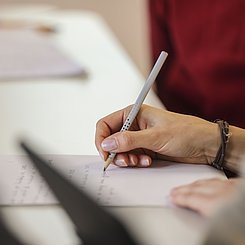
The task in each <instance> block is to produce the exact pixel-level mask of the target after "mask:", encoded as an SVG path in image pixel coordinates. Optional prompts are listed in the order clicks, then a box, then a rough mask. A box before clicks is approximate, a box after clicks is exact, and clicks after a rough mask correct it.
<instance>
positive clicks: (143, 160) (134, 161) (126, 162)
mask: <svg viewBox="0 0 245 245" xmlns="http://www.w3.org/2000/svg"><path fill="white" fill-rule="evenodd" d="M114 164H115V165H117V166H118V167H143V168H145V167H149V166H151V164H152V159H151V157H150V156H148V155H144V154H132V153H129V154H126V153H125V154H122V153H119V154H117V156H116V158H115V159H114Z"/></svg>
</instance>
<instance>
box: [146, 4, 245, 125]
mask: <svg viewBox="0 0 245 245" xmlns="http://www.w3.org/2000/svg"><path fill="white" fill-rule="evenodd" d="M149 9H150V20H151V21H150V27H151V37H152V50H153V59H154V60H156V58H157V57H158V55H159V53H160V51H161V50H165V51H167V52H168V53H169V56H168V59H167V62H166V65H165V66H164V69H162V71H161V73H160V74H159V76H158V79H157V88H158V94H159V97H160V98H161V100H162V102H163V104H164V105H165V106H166V107H167V109H169V110H172V111H176V112H181V113H186V114H192V115H196V116H200V117H202V118H205V119H208V120H211V121H213V120H214V119H217V118H219V119H224V120H227V121H228V122H229V123H230V124H233V125H237V126H240V127H243V128H245V110H244V108H245V0H198V1H197V0H149Z"/></svg>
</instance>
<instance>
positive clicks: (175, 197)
mask: <svg viewBox="0 0 245 245" xmlns="http://www.w3.org/2000/svg"><path fill="white" fill-rule="evenodd" d="M236 185H237V182H235V181H233V180H227V179H208V180H199V181H196V182H194V183H191V184H189V185H184V186H180V187H177V188H174V189H173V190H172V191H171V200H172V202H173V203H174V204H176V205H178V206H180V207H186V208H190V209H193V210H195V211H197V212H199V213H200V214H202V215H204V216H211V215H212V214H213V212H214V211H215V210H216V209H217V208H218V207H219V206H220V205H221V204H222V203H223V202H225V201H226V200H228V197H230V195H232V194H234V193H235V190H236V188H235V186H236Z"/></svg>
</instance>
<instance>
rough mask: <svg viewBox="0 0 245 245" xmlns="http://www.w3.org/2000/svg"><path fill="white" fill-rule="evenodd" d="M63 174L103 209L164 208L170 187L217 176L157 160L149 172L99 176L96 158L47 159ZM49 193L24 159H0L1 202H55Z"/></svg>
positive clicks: (204, 168) (206, 170)
mask: <svg viewBox="0 0 245 245" xmlns="http://www.w3.org/2000/svg"><path fill="white" fill-rule="evenodd" d="M45 158H46V159H47V160H48V161H49V163H50V164H51V165H52V166H53V167H54V168H56V169H58V170H59V171H60V172H62V173H63V174H64V176H65V177H66V178H68V179H70V180H71V181H72V182H73V183H75V184H76V185H77V186H78V187H79V188H80V189H82V190H85V191H86V192H87V193H88V194H89V195H91V196H92V197H93V198H94V199H95V200H96V201H97V202H98V203H99V204H101V205H105V206H166V205H168V204H169V202H168V195H169V192H170V190H171V189H172V188H173V187H176V186H179V185H182V184H187V183H190V182H193V181H195V180H198V179H203V178H212V177H221V176H223V175H222V174H221V172H220V171H217V170H215V169H214V168H212V167H209V166H204V165H191V164H177V163H171V162H164V161H160V162H155V163H154V164H153V166H152V167H150V168H119V167H116V166H114V165H110V166H109V167H108V169H107V171H106V172H103V162H102V161H101V160H100V158H99V157H97V156H73V155H46V156H45ZM55 203H57V201H56V199H55V198H54V197H53V195H52V193H51V191H50V189H49V188H48V187H47V185H46V183H45V182H44V180H43V179H42V178H41V177H40V176H39V173H38V171H37V170H36V169H35V168H34V167H33V166H32V165H31V164H30V162H29V159H28V158H27V156H0V204H1V205H25V204H31V205H33V204H55Z"/></svg>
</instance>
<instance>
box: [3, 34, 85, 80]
mask: <svg viewBox="0 0 245 245" xmlns="http://www.w3.org/2000/svg"><path fill="white" fill-rule="evenodd" d="M54 35H55V34H54ZM84 75H86V71H85V69H84V67H83V66H82V65H80V64H78V63H77V62H75V61H74V60H72V59H71V58H70V57H68V56H67V55H66V54H64V53H63V52H62V51H61V50H60V49H58V48H57V47H56V46H55V45H54V44H53V43H52V41H51V39H50V37H48V36H47V34H46V36H45V35H44V34H42V33H39V32H37V31H32V30H0V79H18V78H37V77H53V76H59V77H61V76H84Z"/></svg>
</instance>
